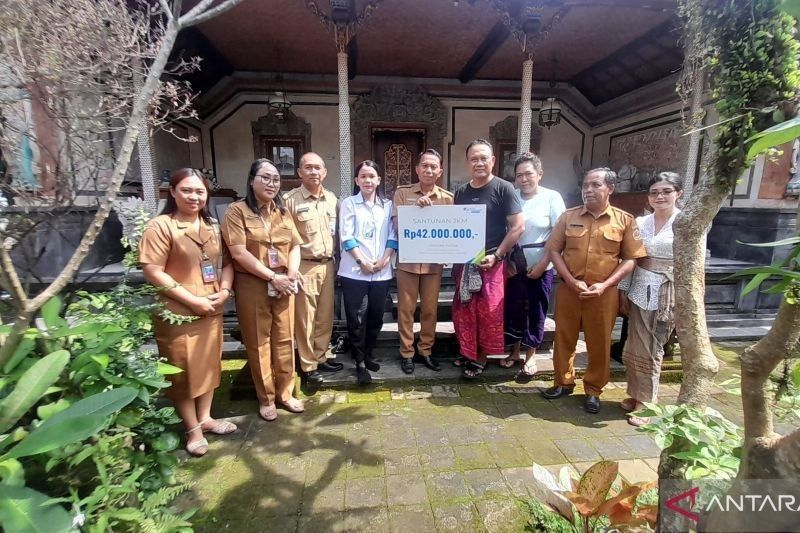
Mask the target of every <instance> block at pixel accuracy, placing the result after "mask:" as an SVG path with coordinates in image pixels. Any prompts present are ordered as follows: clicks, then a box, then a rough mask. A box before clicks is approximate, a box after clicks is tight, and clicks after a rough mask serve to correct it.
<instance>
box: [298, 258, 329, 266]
mask: <svg viewBox="0 0 800 533" xmlns="http://www.w3.org/2000/svg"><path fill="white" fill-rule="evenodd" d="M302 259H303V261H310V262H312V263H322V264H323V265H324V264H325V263H327V262H329V261H333V257H320V258H319V259H317V258H316V257H315V258H314V259H305V258H302Z"/></svg>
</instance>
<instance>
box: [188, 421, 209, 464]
mask: <svg viewBox="0 0 800 533" xmlns="http://www.w3.org/2000/svg"><path fill="white" fill-rule="evenodd" d="M198 429H199V430H201V431H202V429H203V428H201V427H200V425H199V424H198V425H196V426H195V427H193V428H192V429H190V430H189V431H187V432H186V434H187V435H188V434H189V433H191V432H193V431H197V430H198ZM186 453H188V454H189V455H191V456H192V457H202V456H204V455H205V454H206V453H208V441H207V440H206V439H204V438H203V439H200V440H196V441H194V442H187V443H186Z"/></svg>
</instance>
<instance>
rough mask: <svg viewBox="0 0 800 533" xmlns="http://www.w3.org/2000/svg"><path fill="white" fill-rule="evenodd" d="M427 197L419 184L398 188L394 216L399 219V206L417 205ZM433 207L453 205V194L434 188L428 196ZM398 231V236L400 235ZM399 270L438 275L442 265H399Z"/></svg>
mask: <svg viewBox="0 0 800 533" xmlns="http://www.w3.org/2000/svg"><path fill="white" fill-rule="evenodd" d="M423 196H425V195H424V194H422V188H421V187H420V185H419V183H415V184H414V185H404V186H402V187H398V188H397V190H396V191H395V192H394V202H393V207H392V216H393V217H397V208H398V206H404V205H417V200H419V199H420V198H422V197H423ZM428 197H429V198H430V199H431V202H432V203H433V205H453V193H451V192H450V191H447V190H445V189H442V188H441V187H439V186H438V185H434V186H433V191H432V192H431V193H430V194H429V195H428ZM399 233H400V232H399V230H398V234H399ZM397 269H398V270H402V271H404V272H410V273H412V274H436V273H438V272H441V271H442V265H439V264H436V263H400V262H398V263H397Z"/></svg>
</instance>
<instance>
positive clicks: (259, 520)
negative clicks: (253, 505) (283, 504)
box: [230, 512, 300, 533]
mask: <svg viewBox="0 0 800 533" xmlns="http://www.w3.org/2000/svg"><path fill="white" fill-rule="evenodd" d="M299 518H300V517H299V516H298V515H291V516H268V517H267V516H261V515H259V514H258V512H255V513H254V514H253V515H251V516H250V517H249V522H248V523H247V526H245V528H243V530H244V531H258V530H259V529H261V528H263V527H264V524H265V523H266V524H269V530H270V531H271V532H272V531H274V532H275V533H295V531H297V525H298V520H299ZM230 529H232V528H230Z"/></svg>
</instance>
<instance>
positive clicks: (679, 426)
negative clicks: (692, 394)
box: [636, 403, 742, 479]
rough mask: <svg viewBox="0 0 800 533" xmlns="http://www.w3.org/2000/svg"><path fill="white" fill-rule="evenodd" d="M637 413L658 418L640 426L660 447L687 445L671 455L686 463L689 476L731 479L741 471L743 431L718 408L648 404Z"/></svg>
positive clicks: (685, 466)
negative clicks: (678, 443) (677, 444)
mask: <svg viewBox="0 0 800 533" xmlns="http://www.w3.org/2000/svg"><path fill="white" fill-rule="evenodd" d="M636 415H637V416H641V417H655V420H654V421H653V422H651V423H650V424H647V425H645V426H642V427H641V428H639V429H640V431H643V432H645V433H649V434H651V435H653V437H654V438H655V440H656V444H658V445H659V446H660V447H661V448H664V449H665V448H669V447H670V446H672V445H673V443H675V442H683V443H685V444H686V445H687V446H686V447H687V449H686V450H684V451H678V452H675V453H673V454H672V455H671V457H673V458H674V459H678V460H679V461H681V462H682V463H683V464H684V467H683V472H684V476H685V478H686V479H702V478H715V479H732V478H734V477H735V476H736V473H737V472H738V471H739V462H740V457H741V451H742V435H741V431H740V429H739V427H738V426H737V425H736V424H734V423H733V422H730V421H729V420H727V419H726V418H725V417H724V416H722V415H721V414H720V413H719V412H718V411H716V410H714V409H712V408H710V407H706V408H705V409H703V410H701V409H698V408H696V407H690V406H688V405H656V404H649V403H646V404H645V408H644V409H643V410H641V411H638V412H637V413H636Z"/></svg>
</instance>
